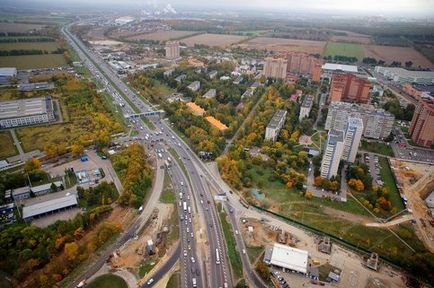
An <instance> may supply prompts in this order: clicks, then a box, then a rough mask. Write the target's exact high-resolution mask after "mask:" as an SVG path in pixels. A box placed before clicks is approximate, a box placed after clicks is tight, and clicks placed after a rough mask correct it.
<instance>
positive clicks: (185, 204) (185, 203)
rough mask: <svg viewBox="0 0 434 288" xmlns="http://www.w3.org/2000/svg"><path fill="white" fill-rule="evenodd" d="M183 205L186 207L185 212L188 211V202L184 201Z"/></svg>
mask: <svg viewBox="0 0 434 288" xmlns="http://www.w3.org/2000/svg"><path fill="white" fill-rule="evenodd" d="M182 205H183V208H184V212H186V211H187V202H185V201H184V203H182Z"/></svg>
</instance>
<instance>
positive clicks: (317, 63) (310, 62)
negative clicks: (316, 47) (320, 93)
mask: <svg viewBox="0 0 434 288" xmlns="http://www.w3.org/2000/svg"><path fill="white" fill-rule="evenodd" d="M286 58H287V59H288V66H287V71H288V72H289V73H293V74H298V75H310V76H311V78H312V81H314V82H318V81H319V80H320V78H321V72H322V69H321V60H319V59H318V58H315V57H314V56H312V55H309V54H306V53H299V52H292V53H288V54H286Z"/></svg>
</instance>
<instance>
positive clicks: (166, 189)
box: [160, 171, 176, 203]
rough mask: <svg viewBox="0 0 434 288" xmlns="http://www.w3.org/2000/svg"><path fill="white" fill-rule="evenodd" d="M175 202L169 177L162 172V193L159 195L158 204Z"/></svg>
mask: <svg viewBox="0 0 434 288" xmlns="http://www.w3.org/2000/svg"><path fill="white" fill-rule="evenodd" d="M175 201H176V197H175V191H174V190H173V187H172V184H171V182H170V177H169V175H168V174H167V172H166V171H164V183H163V192H162V193H161V197H160V202H162V203H175Z"/></svg>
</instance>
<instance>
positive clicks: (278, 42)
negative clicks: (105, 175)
mask: <svg viewBox="0 0 434 288" xmlns="http://www.w3.org/2000/svg"><path fill="white" fill-rule="evenodd" d="M325 44H326V42H324V41H311V40H296V39H284V38H270V37H257V38H254V39H251V40H249V41H247V42H245V43H242V44H240V45H238V46H240V47H241V48H246V49H257V50H264V49H266V50H269V51H276V52H305V53H309V54H317V53H318V54H322V52H323V51H324V47H325Z"/></svg>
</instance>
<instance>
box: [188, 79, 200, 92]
mask: <svg viewBox="0 0 434 288" xmlns="http://www.w3.org/2000/svg"><path fill="white" fill-rule="evenodd" d="M187 88H188V89H190V90H191V91H193V92H196V91H197V90H199V89H200V82H199V81H194V82H191V83H190V85H188V86H187Z"/></svg>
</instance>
